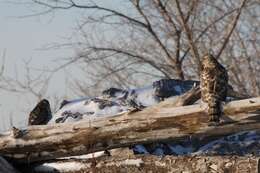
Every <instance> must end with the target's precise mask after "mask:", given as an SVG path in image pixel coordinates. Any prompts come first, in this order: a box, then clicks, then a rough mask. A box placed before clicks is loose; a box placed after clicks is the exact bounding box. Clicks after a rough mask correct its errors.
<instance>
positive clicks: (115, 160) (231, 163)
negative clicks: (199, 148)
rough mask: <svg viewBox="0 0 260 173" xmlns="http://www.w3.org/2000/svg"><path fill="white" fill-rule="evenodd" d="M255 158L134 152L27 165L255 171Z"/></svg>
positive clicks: (51, 172) (41, 170)
mask: <svg viewBox="0 0 260 173" xmlns="http://www.w3.org/2000/svg"><path fill="white" fill-rule="evenodd" d="M258 160H259V157H253V156H246V157H237V156H177V157H176V156H165V157H163V158H161V157H156V156H152V155H145V156H142V155H141V156H140V155H135V156H131V157H128V156H126V155H125V156H121V157H103V158H97V159H95V160H94V159H87V160H77V159H70V160H58V161H57V160H56V161H51V162H47V163H44V164H39V165H34V166H32V167H29V170H31V171H32V170H33V172H34V173H45V172H48V173H55V172H62V173H71V172H73V173H82V172H100V173H114V172H135V173H142V172H151V173H153V172H154V173H157V172H161V173H164V172H165V173H166V172H177V173H178V172H179V173H181V172H193V173H210V172H212V173H214V172H218V173H227V172H232V173H240V172H250V173H258V168H259V162H258Z"/></svg>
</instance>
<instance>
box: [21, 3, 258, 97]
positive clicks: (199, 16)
mask: <svg viewBox="0 0 260 173" xmlns="http://www.w3.org/2000/svg"><path fill="white" fill-rule="evenodd" d="M24 2H31V3H32V4H33V5H38V6H37V7H42V11H39V13H36V14H35V15H39V14H41V15H42V14H46V13H49V12H54V11H56V10H72V9H74V10H75V9H76V10H81V11H83V12H84V16H82V18H81V21H80V22H79V24H78V25H77V34H78V35H77V36H78V37H77V39H76V38H74V39H72V40H71V41H68V43H67V44H66V45H64V46H68V45H69V46H72V47H73V48H74V49H75V50H76V52H77V53H76V54H75V56H74V57H72V58H71V59H67V62H66V63H65V64H62V65H61V66H60V68H58V69H56V71H57V70H59V69H62V68H64V67H65V66H68V65H71V64H74V65H75V66H78V67H79V68H81V69H82V71H83V73H84V74H85V75H84V77H85V79H82V78H81V79H75V81H73V83H72V85H71V87H72V90H74V91H75V93H76V94H77V95H82V94H85V95H93V94H97V92H100V90H102V89H104V88H107V87H111V86H112V85H113V86H114V87H123V88H128V87H132V86H140V85H144V84H145V83H146V82H151V81H154V80H156V79H159V78H179V79H198V76H199V68H200V57H201V56H202V55H203V54H204V53H205V52H206V51H212V52H213V53H214V54H216V56H218V57H219V59H220V61H221V62H222V63H223V64H224V65H225V66H226V67H227V68H228V70H229V76H230V82H231V84H232V85H233V86H234V88H235V89H236V90H238V91H239V92H243V93H244V94H249V95H259V94H260V88H259V87H260V85H259V83H260V76H259V75H257V74H259V72H260V68H259V64H260V58H259V49H260V48H259V46H258V45H259V42H260V38H259V37H260V34H259V32H260V30H259V28H260V27H259V25H260V14H259V9H260V6H259V5H260V4H259V1H257V0H240V1H237V0H218V1H214V0H209V1H205V0H182V1H179V0H175V1H169V0H127V1H121V0H117V1H109V2H108V1H106V2H99V1H97V0H92V1H91V0H88V1H83V0H78V1H75V0H24ZM111 4H116V6H115V5H111ZM54 46H57V45H54ZM59 46H63V45H59ZM18 86H20V88H23V86H22V85H20V84H19V85H18ZM30 90H31V92H32V93H35V92H34V89H33V88H31V89H30Z"/></svg>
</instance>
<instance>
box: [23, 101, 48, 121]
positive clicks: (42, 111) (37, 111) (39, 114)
mask: <svg viewBox="0 0 260 173" xmlns="http://www.w3.org/2000/svg"><path fill="white" fill-rule="evenodd" d="M51 117H52V115H51V108H50V103H49V101H48V100H46V99H43V100H41V101H40V102H39V103H38V104H37V105H36V106H35V108H34V109H33V110H32V111H31V113H30V115H29V121H28V125H44V124H47V123H48V122H49V121H50V119H51Z"/></svg>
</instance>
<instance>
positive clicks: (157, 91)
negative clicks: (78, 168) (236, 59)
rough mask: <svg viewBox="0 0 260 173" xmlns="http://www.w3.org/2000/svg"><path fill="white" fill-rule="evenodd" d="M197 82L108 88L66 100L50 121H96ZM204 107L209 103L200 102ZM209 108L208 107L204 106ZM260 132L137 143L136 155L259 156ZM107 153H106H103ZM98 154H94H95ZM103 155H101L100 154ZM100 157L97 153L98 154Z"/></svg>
mask: <svg viewBox="0 0 260 173" xmlns="http://www.w3.org/2000/svg"><path fill="white" fill-rule="evenodd" d="M197 84H198V83H197V82H194V81H180V80H166V79H164V80H160V81H156V82H154V83H153V84H152V85H148V86H145V87H143V88H136V89H129V90H123V89H115V88H111V89H108V90H105V91H104V92H103V93H102V95H101V96H98V97H93V98H90V97H86V98H81V99H76V100H70V101H65V103H66V104H65V105H63V107H62V108H61V109H59V110H58V111H57V112H56V113H55V114H54V116H53V119H52V120H51V122H50V123H56V121H57V120H60V123H68V122H74V121H81V120H89V121H91V120H95V119H98V118H102V117H104V116H115V115H119V114H122V113H124V112H127V111H129V110H132V109H133V108H134V109H135V108H136V107H137V108H139V107H140V108H141V109H142V108H144V107H148V106H152V105H155V104H157V103H159V102H160V101H161V100H164V99H172V100H174V99H176V98H177V97H176V96H178V95H181V94H183V93H185V92H186V91H188V90H189V89H191V88H192V87H193V86H194V85H197ZM200 105H201V106H202V107H203V108H204V107H205V106H206V105H205V104H203V103H200ZM205 108H206V107H205ZM259 148H260V134H258V133H256V132H253V131H251V132H243V133H238V134H233V135H230V136H226V137H224V138H220V139H217V140H214V141H211V142H209V143H208V144H205V145H202V144H193V143H192V142H191V141H188V142H187V141H185V142H180V143H174V142H168V143H158V144H156V145H135V146H133V147H132V150H133V151H134V153H135V154H154V155H158V156H163V155H167V154H172V155H198V154H230V153H232V152H233V153H234V152H236V153H238V154H248V153H252V152H253V153H255V154H259V155H260V149H259ZM103 154H104V153H103ZM97 155H98V154H97V153H95V154H94V156H95V157H96V156H97ZM101 155H102V154H101ZM80 157H82V158H89V157H93V155H92V154H91V155H84V156H77V158H80ZM97 157H98V156H97Z"/></svg>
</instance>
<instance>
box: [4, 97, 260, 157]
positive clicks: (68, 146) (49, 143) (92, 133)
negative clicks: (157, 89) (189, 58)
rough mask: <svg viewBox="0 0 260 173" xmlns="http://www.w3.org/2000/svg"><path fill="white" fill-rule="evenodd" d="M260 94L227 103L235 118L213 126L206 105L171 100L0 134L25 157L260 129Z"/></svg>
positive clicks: (8, 152) (8, 150)
mask: <svg viewBox="0 0 260 173" xmlns="http://www.w3.org/2000/svg"><path fill="white" fill-rule="evenodd" d="M258 109H260V97H257V98H250V99H245V100H239V101H233V102H230V103H228V104H227V105H225V106H224V112H225V113H226V115H229V117H230V118H232V119H233V121H232V122H229V123H223V124H220V125H219V126H208V116H207V115H206V113H205V106H203V105H191V106H183V107H175V108H174V107H172V103H171V101H170V100H168V101H166V102H162V103H161V104H158V105H156V106H153V107H150V108H147V109H145V110H143V111H140V112H130V113H126V114H123V115H117V116H113V117H106V118H102V119H99V120H95V121H91V122H90V121H81V122H77V123H70V124H55V125H46V126H32V127H28V129H27V130H26V131H24V135H23V136H22V137H20V138H14V137H13V135H12V133H11V134H9V135H2V136H0V153H1V154H2V155H4V156H8V157H11V158H14V159H16V160H17V161H21V162H34V161H40V160H48V159H54V158H59V157H65V156H73V155H81V154H88V153H93V152H96V151H101V150H107V149H113V148H120V147H126V146H132V145H135V144H141V143H151V142H158V141H169V140H175V139H180V138H184V137H187V136H195V137H207V136H211V137H213V136H220V135H227V134H232V133H236V132H240V131H246V130H256V129H260V115H259V114H252V113H251V114H244V113H246V112H251V111H255V110H258Z"/></svg>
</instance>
